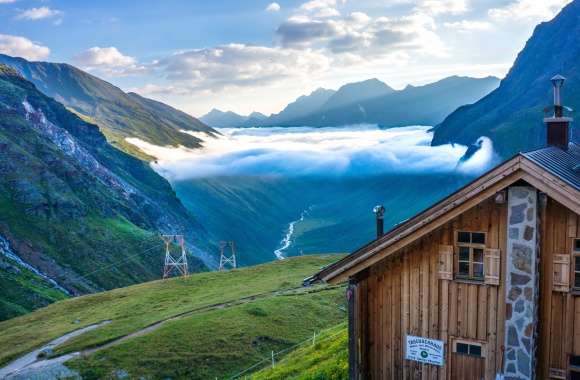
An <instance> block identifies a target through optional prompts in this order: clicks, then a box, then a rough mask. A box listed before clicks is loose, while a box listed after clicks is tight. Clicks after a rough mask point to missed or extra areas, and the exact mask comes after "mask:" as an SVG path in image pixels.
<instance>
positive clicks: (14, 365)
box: [0, 321, 111, 379]
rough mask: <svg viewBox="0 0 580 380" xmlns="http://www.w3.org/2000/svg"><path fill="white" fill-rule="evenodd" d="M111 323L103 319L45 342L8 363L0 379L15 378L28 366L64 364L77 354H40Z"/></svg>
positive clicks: (1, 372)
mask: <svg viewBox="0 0 580 380" xmlns="http://www.w3.org/2000/svg"><path fill="white" fill-rule="evenodd" d="M109 323H111V321H103V322H100V323H96V324H93V325H90V326H87V327H83V328H82V329H78V330H75V331H72V332H69V333H68V334H65V335H63V336H61V337H59V338H56V339H54V340H52V341H50V342H48V343H47V344H45V345H44V346H42V347H40V348H38V349H36V350H34V351H32V352H29V353H28V354H26V355H24V356H21V357H20V358H18V359H16V360H14V361H12V362H10V363H8V364H7V365H6V366H4V367H2V368H0V379H11V378H15V377H17V376H18V375H19V373H21V372H23V371H24V370H26V369H28V368H38V367H39V365H40V366H44V365H54V364H62V363H64V362H65V361H67V360H69V359H71V358H73V357H74V356H75V355H74V354H68V355H63V356H59V357H57V358H54V359H43V358H39V357H38V356H39V354H41V353H43V352H45V353H49V352H50V351H52V350H53V349H54V348H55V347H57V346H59V345H61V344H63V343H64V342H66V341H67V340H69V339H71V338H74V337H75V336H79V335H81V334H84V333H85V332H87V331H91V330H94V329H97V328H99V327H101V326H104V325H106V324H109Z"/></svg>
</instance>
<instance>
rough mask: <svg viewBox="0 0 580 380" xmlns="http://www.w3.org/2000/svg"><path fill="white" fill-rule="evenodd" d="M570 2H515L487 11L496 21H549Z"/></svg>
mask: <svg viewBox="0 0 580 380" xmlns="http://www.w3.org/2000/svg"><path fill="white" fill-rule="evenodd" d="M571 1H572V0H516V1H513V2H511V3H510V4H508V5H507V6H505V7H503V8H492V9H490V10H489V11H488V14H489V16H490V17H491V18H493V19H496V20H506V21H509V20H531V21H533V22H540V21H546V20H549V19H551V18H552V17H554V16H555V15H556V13H558V12H559V11H560V9H562V7H564V6H565V5H566V4H568V3H570V2H571Z"/></svg>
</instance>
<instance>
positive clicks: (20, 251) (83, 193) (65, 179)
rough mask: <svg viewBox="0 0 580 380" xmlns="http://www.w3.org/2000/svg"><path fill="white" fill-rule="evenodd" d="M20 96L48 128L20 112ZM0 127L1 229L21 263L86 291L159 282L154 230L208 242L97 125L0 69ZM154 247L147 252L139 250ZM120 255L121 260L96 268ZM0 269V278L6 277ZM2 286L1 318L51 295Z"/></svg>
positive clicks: (168, 192)
mask: <svg viewBox="0 0 580 380" xmlns="http://www.w3.org/2000/svg"><path fill="white" fill-rule="evenodd" d="M25 99H26V100H27V102H28V103H30V104H31V105H32V106H33V107H34V108H35V109H36V110H41V111H42V113H43V115H44V116H45V117H46V119H47V120H49V121H51V122H52V123H53V124H54V125H55V127H54V129H51V128H46V126H42V125H41V123H40V122H38V125H37V122H36V121H35V118H27V117H26V110H25V108H24V106H23V101H24V100H25ZM40 120H41V119H40ZM0 126H1V127H0V235H2V236H3V238H5V239H6V240H7V241H8V242H9V243H10V246H11V249H12V250H13V251H14V252H15V254H17V255H18V256H20V258H21V259H22V260H23V261H25V262H27V263H29V264H30V265H32V266H34V267H36V268H37V269H38V270H40V271H41V272H44V273H46V274H47V275H48V276H50V277H51V278H53V279H54V280H56V281H57V282H58V283H59V284H61V285H62V286H64V287H66V288H67V289H68V290H70V291H72V292H74V293H75V294H79V293H80V294H86V293H89V292H93V291H98V290H102V289H112V288H116V287H120V286H128V285H131V284H135V283H139V282H143V281H151V280H153V279H156V278H159V276H160V269H159V268H160V267H161V265H162V263H163V251H162V248H161V241H160V239H159V238H158V237H156V236H155V235H156V234H157V233H158V232H162V231H180V232H181V233H183V234H185V235H186V236H187V238H188V239H187V240H188V242H190V243H191V242H193V243H194V244H195V245H196V246H197V247H199V248H200V249H207V248H206V246H205V245H202V244H201V243H200V242H204V241H208V240H209V239H207V238H205V231H204V230H203V228H202V227H201V226H200V225H199V224H197V222H196V221H195V220H194V219H193V218H192V217H191V215H190V213H189V212H187V210H186V209H185V208H184V207H183V206H182V204H181V202H180V201H179V199H178V198H177V197H176V195H175V193H174V192H173V189H172V188H171V186H170V185H169V183H168V182H167V181H166V180H165V179H163V178H162V177H161V176H159V175H158V174H157V173H155V172H154V171H153V170H152V169H151V168H150V166H149V165H148V164H147V163H145V162H143V161H141V160H139V159H137V158H134V157H132V156H130V155H127V154H124V153H122V152H120V151H118V150H117V149H116V148H114V147H112V146H111V145H109V144H107V143H106V140H105V138H104V136H103V135H102V134H101V133H100V132H99V130H98V128H97V126H95V125H92V124H87V123H86V122H83V121H82V120H80V119H79V118H78V117H77V116H75V115H73V114H72V113H70V112H69V111H67V110H66V109H65V108H64V107H63V106H62V105H61V104H60V103H58V102H56V101H55V100H54V99H51V98H48V97H46V96H45V95H43V94H42V93H40V92H39V91H38V90H37V89H36V87H35V86H34V85H33V84H32V83H30V82H28V81H26V80H25V79H24V78H22V77H20V76H19V75H18V73H16V72H15V71H14V70H13V69H10V68H9V67H7V66H3V65H0ZM41 131H48V132H46V133H44V132H41ZM51 131H52V132H51ZM55 131H56V132H55ZM65 131H66V132H65ZM50 133H54V134H56V135H57V137H54V136H55V135H53V137H54V139H64V140H65V141H67V139H65V138H64V137H63V136H69V137H70V139H71V140H70V141H75V144H76V145H77V146H80V147H81V148H83V150H85V151H86V152H88V153H87V155H88V154H90V156H92V157H93V158H94V159H95V160H97V161H98V162H99V164H100V165H102V167H106V168H107V169H108V171H109V172H110V173H113V174H114V176H115V177H116V178H118V179H119V181H121V180H122V181H123V182H124V183H126V184H127V185H130V186H132V187H133V188H134V191H130V194H131V195H127V192H125V191H122V190H119V188H118V187H117V186H111V185H110V181H108V180H106V179H103V178H108V177H107V176H106V175H105V176H103V175H99V173H102V172H103V171H104V169H103V170H94V167H93V166H92V165H91V164H90V162H91V160H88V159H87V158H86V156H82V155H80V157H79V155H70V154H66V153H65V152H66V150H65V149H63V148H62V145H63V144H55V143H54V142H53V139H51V138H50ZM95 173H96V175H95ZM194 237H195V238H196V239H198V240H195V241H194V239H193V238H194ZM153 245H156V246H157V248H156V250H151V251H147V252H148V254H144V253H145V251H146V250H147V249H149V248H151V247H152V246H153ZM127 257H130V259H128V260H127V262H126V264H127V265H125V266H115V269H114V270H113V269H111V270H103V271H100V272H98V273H97V274H95V270H99V269H103V268H108V267H109V266H111V265H112V264H114V263H119V262H120V261H121V260H125V259H127ZM190 264H191V266H190V269H191V270H192V271H197V270H199V269H200V267H204V265H203V264H202V263H201V262H200V260H199V259H197V258H191V260H190ZM4 267H5V265H3V266H0V277H2V278H3V279H4V278H14V277H15V276H14V274H9V273H8V271H7V268H4ZM11 270H12V272H15V270H14V268H11ZM82 276H84V278H83V277H82ZM2 282H3V284H5V286H3V287H2V291H1V292H0V319H5V318H8V317H12V316H14V314H15V313H24V312H27V311H31V310H32V309H36V308H38V307H42V306H45V305H46V304H47V303H48V302H51V301H53V300H54V299H55V297H54V295H51V294H48V293H46V292H44V291H43V290H42V289H41V288H38V287H35V286H31V283H30V281H28V280H27V281H10V280H3V281H2ZM18 294H20V295H24V297H18Z"/></svg>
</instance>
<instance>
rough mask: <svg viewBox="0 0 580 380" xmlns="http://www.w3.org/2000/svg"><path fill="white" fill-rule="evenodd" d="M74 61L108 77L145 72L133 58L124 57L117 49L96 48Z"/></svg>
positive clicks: (83, 53) (86, 68) (78, 55)
mask: <svg viewBox="0 0 580 380" xmlns="http://www.w3.org/2000/svg"><path fill="white" fill-rule="evenodd" d="M73 61H74V62H75V63H76V64H78V65H79V66H81V67H82V68H83V69H85V70H87V71H95V70H96V71H100V72H102V73H104V74H106V75H111V76H122V75H129V74H135V73H139V72H144V71H145V70H146V69H145V67H144V66H142V65H139V64H138V63H137V60H136V59H135V58H133V57H130V56H127V55H123V54H122V53H121V52H120V51H119V50H118V49H117V48H116V47H114V46H110V47H99V46H95V47H92V48H90V49H88V50H85V51H84V52H82V53H80V54H77V55H76V56H75V57H73Z"/></svg>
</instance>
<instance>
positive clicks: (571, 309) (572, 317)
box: [538, 199, 580, 379]
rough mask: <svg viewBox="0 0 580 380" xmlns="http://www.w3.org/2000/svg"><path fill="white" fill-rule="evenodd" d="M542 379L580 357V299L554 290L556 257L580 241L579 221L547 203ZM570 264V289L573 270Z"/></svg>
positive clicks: (540, 355)
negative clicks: (576, 241)
mask: <svg viewBox="0 0 580 380" xmlns="http://www.w3.org/2000/svg"><path fill="white" fill-rule="evenodd" d="M541 236H542V237H543V239H542V240H541V242H540V279H541V280H540V281H541V282H540V340H539V342H540V343H539V350H538V359H539V361H538V363H539V371H538V372H539V373H540V374H541V376H539V378H544V379H550V376H549V374H550V368H552V369H556V370H563V371H567V368H568V355H570V354H573V355H580V296H578V295H573V294H572V293H571V292H566V293H565V292H554V291H553V290H552V288H553V284H552V273H553V266H552V264H553V255H554V254H571V252H572V244H573V241H574V238H576V237H580V217H579V216H578V215H577V214H575V213H574V212H572V211H570V210H568V209H567V208H565V207H564V206H562V205H560V204H559V203H557V202H555V201H554V200H551V199H548V203H547V207H546V208H545V210H544V211H543V212H542V214H541ZM573 265H574V261H573V260H571V261H570V267H571V268H570V271H571V277H570V281H571V283H570V286H572V281H573V278H574V277H573V276H572V274H573V273H572V270H573V269H572V268H573Z"/></svg>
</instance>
